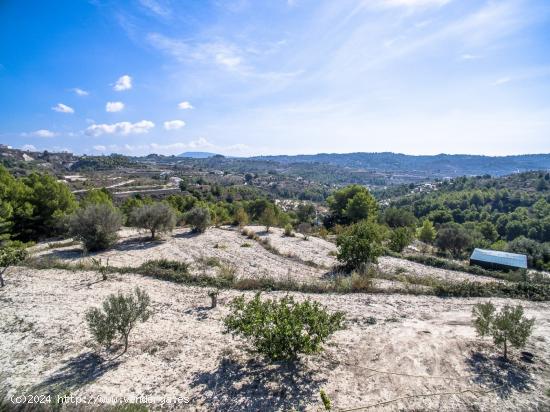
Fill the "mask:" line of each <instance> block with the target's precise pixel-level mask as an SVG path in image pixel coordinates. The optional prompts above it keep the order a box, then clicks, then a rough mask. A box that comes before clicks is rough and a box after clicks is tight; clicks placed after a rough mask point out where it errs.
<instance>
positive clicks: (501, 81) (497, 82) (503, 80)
mask: <svg viewBox="0 0 550 412" xmlns="http://www.w3.org/2000/svg"><path fill="white" fill-rule="evenodd" d="M511 81H512V78H511V77H508V76H506V77H501V78H499V79H497V80H495V82H494V83H493V85H495V86H500V85H502V84H506V83H510V82H511Z"/></svg>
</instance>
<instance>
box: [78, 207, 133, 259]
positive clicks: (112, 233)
mask: <svg viewBox="0 0 550 412" xmlns="http://www.w3.org/2000/svg"><path fill="white" fill-rule="evenodd" d="M121 224H122V215H121V214H120V213H119V212H118V211H117V210H116V209H115V208H113V207H112V206H110V205H108V204H105V203H99V204H93V203H92V204H89V205H88V206H86V207H85V208H83V209H79V210H78V211H77V212H76V213H75V214H74V215H72V216H71V217H70V219H69V235H70V236H72V237H74V238H75V239H77V240H80V241H82V243H83V244H84V247H85V248H86V250H88V251H91V252H94V251H97V250H105V249H108V248H109V247H111V246H112V245H114V244H115V243H116V241H117V239H118V234H117V232H118V230H119V229H120V226H121Z"/></svg>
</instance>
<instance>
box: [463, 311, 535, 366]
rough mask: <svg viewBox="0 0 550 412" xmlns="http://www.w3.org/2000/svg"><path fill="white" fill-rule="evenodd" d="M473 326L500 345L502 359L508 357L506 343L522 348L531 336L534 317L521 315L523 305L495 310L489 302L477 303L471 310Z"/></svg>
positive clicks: (482, 334) (481, 334)
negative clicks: (529, 317)
mask: <svg viewBox="0 0 550 412" xmlns="http://www.w3.org/2000/svg"><path fill="white" fill-rule="evenodd" d="M472 315H473V316H474V321H473V322H474V327H475V329H476V331H477V333H478V334H479V335H480V336H481V337H484V336H487V335H490V336H492V338H493V342H494V343H495V345H497V346H499V347H502V349H503V355H504V359H508V345H511V346H513V347H514V348H522V347H524V346H525V344H526V343H527V339H528V338H529V336H531V333H532V331H533V325H534V323H535V319H528V318H525V317H524V316H523V306H521V305H518V306H516V307H511V306H509V305H506V306H504V307H503V308H502V309H501V310H500V312H496V309H495V306H494V305H493V304H492V303H491V302H488V303H478V304H477V305H475V306H474V308H473V310H472Z"/></svg>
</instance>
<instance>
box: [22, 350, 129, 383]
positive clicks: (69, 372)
mask: <svg viewBox="0 0 550 412" xmlns="http://www.w3.org/2000/svg"><path fill="white" fill-rule="evenodd" d="M118 365H120V361H116V360H110V361H104V360H103V359H102V358H101V357H100V356H99V355H98V354H96V353H93V352H84V353H81V354H80V355H77V356H75V357H74V358H71V359H69V360H68V361H67V362H66V363H65V365H63V366H62V367H61V368H60V369H59V370H57V371H56V372H55V373H54V374H53V375H51V376H49V377H48V378H46V379H45V380H44V381H42V382H41V383H39V384H38V385H36V386H35V387H34V388H33V392H36V393H60V392H66V391H73V390H75V389H78V388H80V387H82V386H84V385H86V384H88V383H90V382H93V381H95V380H96V379H98V378H99V377H101V376H102V375H103V374H105V373H106V372H107V371H109V370H111V369H114V368H116V367H117V366H118Z"/></svg>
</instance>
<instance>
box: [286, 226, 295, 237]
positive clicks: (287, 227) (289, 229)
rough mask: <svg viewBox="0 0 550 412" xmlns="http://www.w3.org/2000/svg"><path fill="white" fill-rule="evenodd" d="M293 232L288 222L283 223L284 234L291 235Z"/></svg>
mask: <svg viewBox="0 0 550 412" xmlns="http://www.w3.org/2000/svg"><path fill="white" fill-rule="evenodd" d="M293 235H294V234H293V233H292V225H291V224H290V223H288V224H286V225H285V236H289V237H290V236H293Z"/></svg>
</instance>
